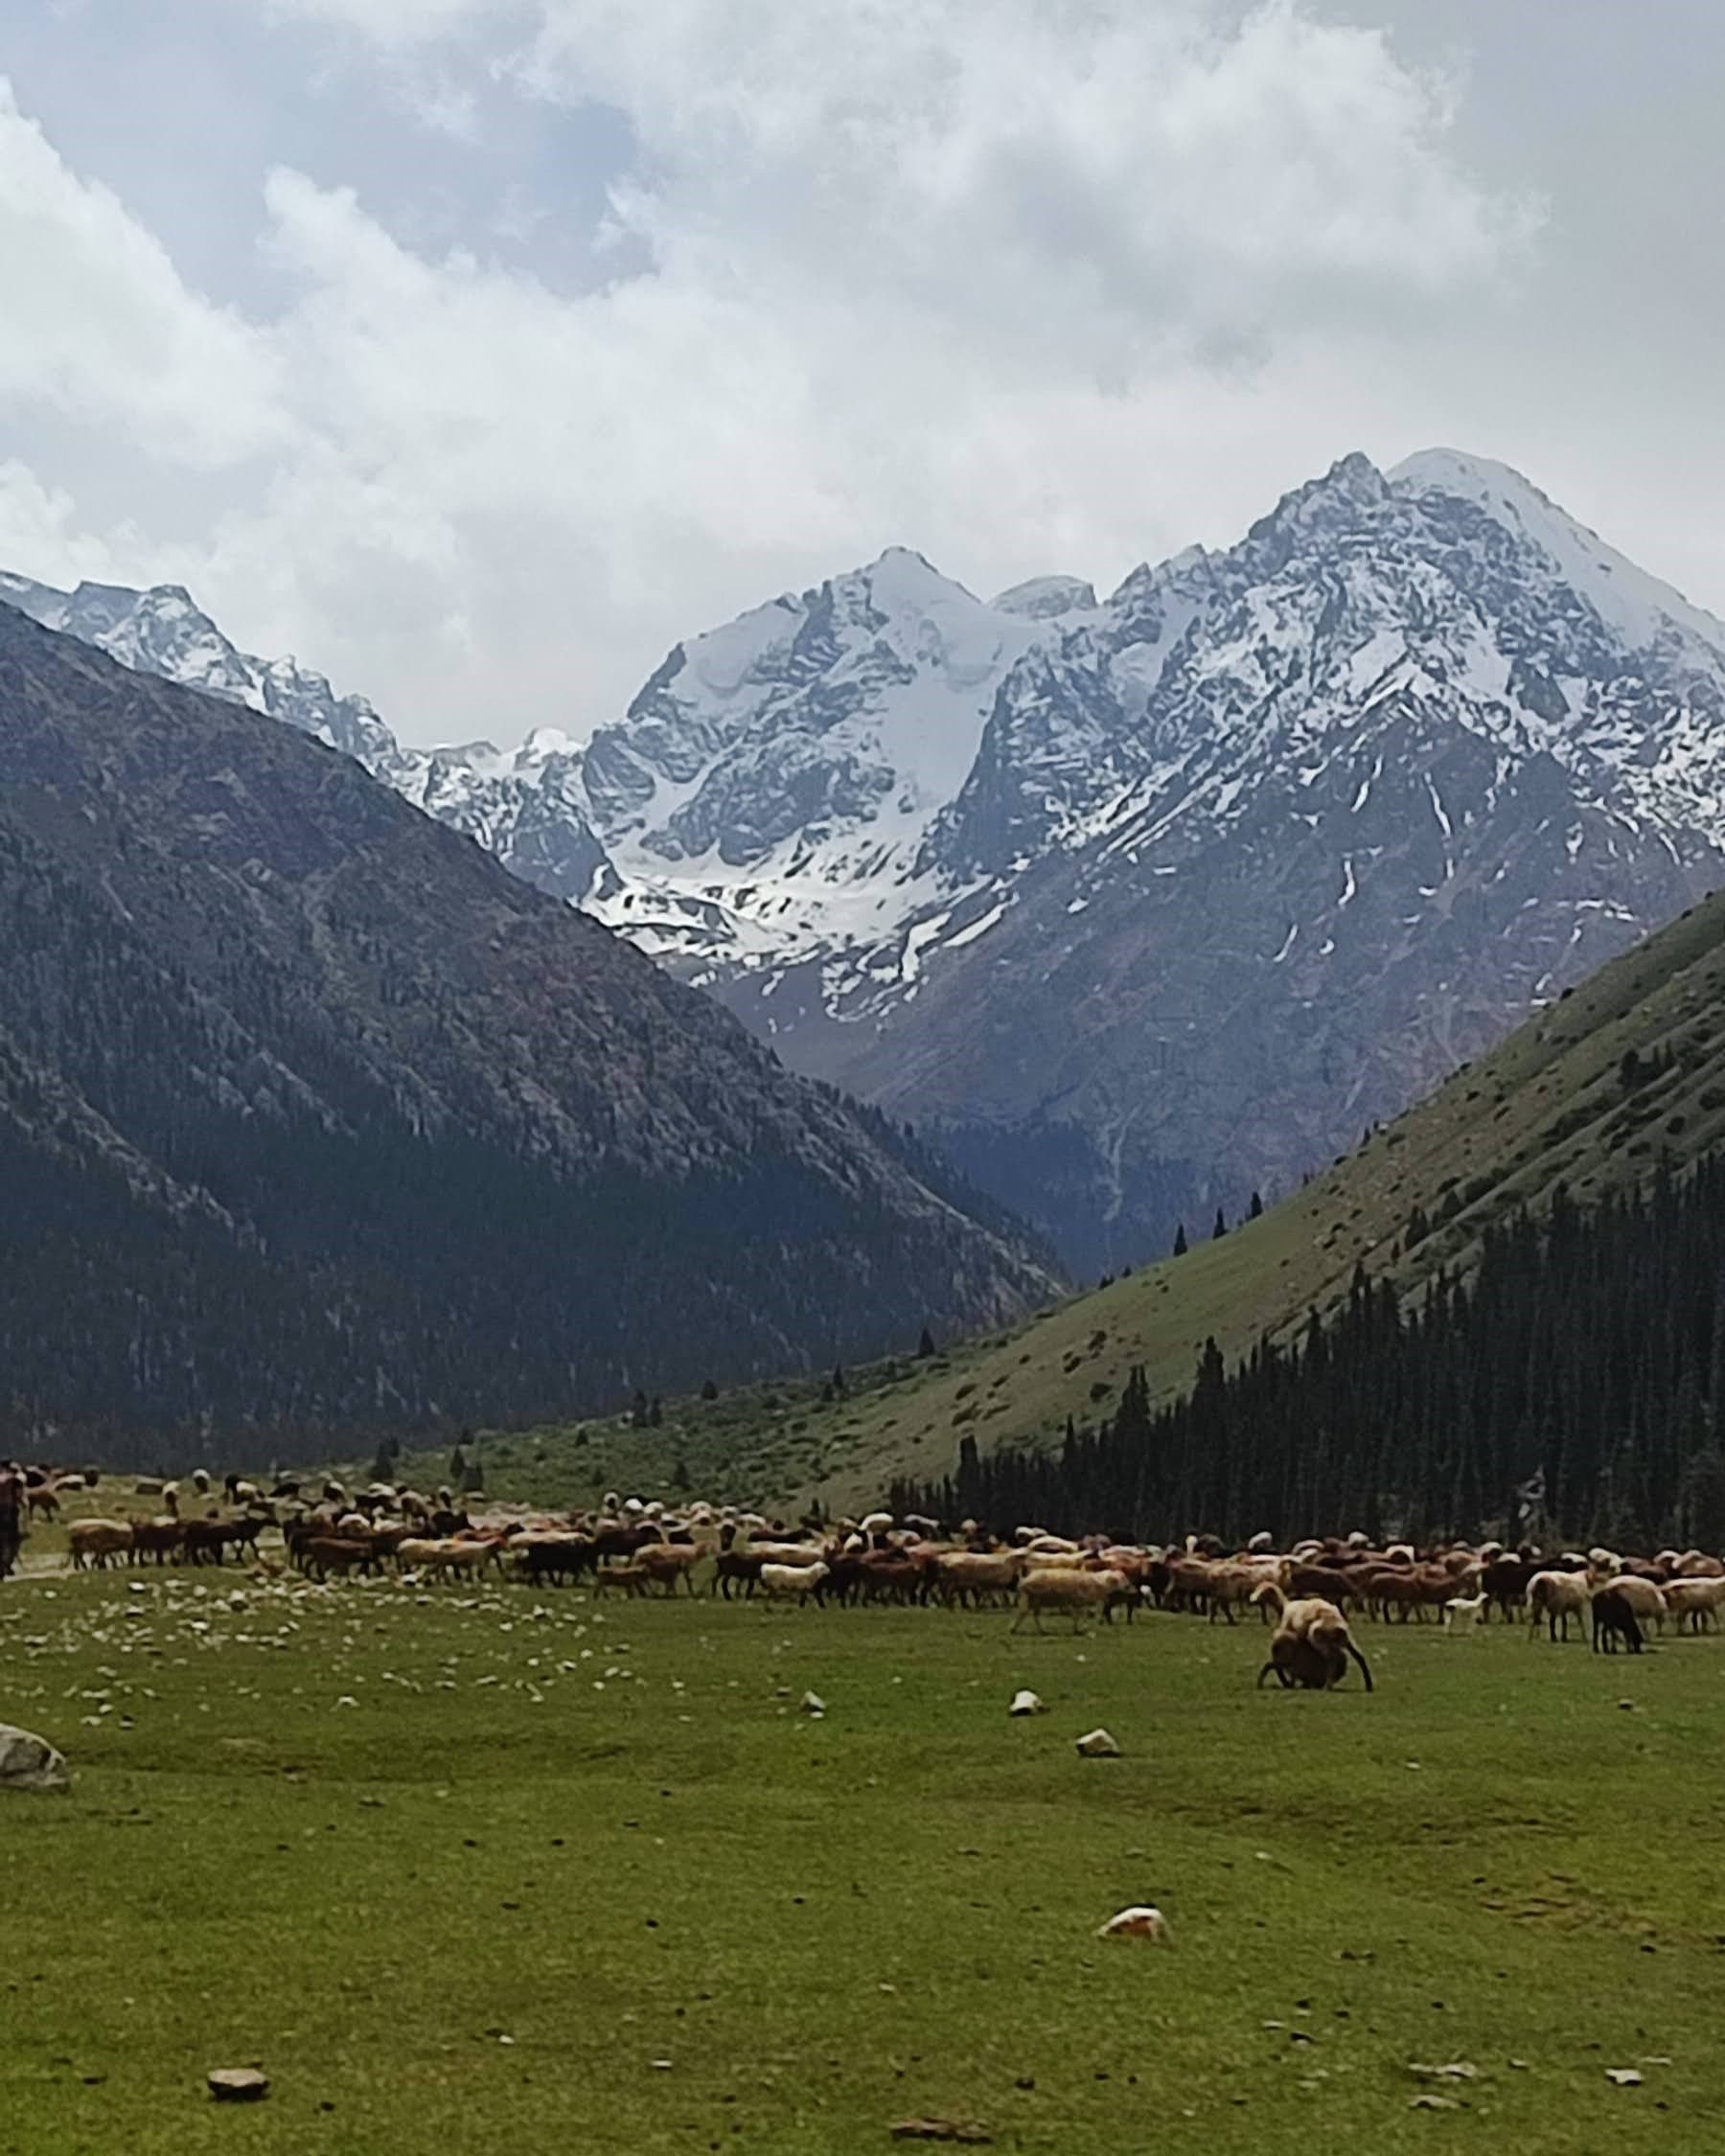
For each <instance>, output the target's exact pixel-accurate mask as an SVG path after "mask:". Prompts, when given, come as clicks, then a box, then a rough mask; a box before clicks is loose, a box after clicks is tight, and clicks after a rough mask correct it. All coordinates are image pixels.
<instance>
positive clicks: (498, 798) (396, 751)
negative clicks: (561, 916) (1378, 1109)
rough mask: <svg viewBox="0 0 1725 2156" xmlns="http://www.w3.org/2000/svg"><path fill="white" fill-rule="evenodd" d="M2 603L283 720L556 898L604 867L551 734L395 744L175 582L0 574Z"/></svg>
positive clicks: (370, 714)
mask: <svg viewBox="0 0 1725 2156" xmlns="http://www.w3.org/2000/svg"><path fill="white" fill-rule="evenodd" d="M0 601H6V602H8V603H10V604H11V605H12V606H14V607H16V608H19V609H21V611H23V612H24V613H27V614H30V615H32V616H33V617H34V619H35V620H36V621H38V622H40V623H41V624H42V625H43V627H44V628H47V629H54V630H60V631H64V632H65V633H66V634H67V635H69V636H76V637H78V638H79V639H80V641H81V642H82V643H86V644H94V645H95V646H96V647H97V649H98V650H99V651H104V652H106V653H107V654H108V655H109V657H111V658H116V659H118V660H119V661H120V663H121V665H122V666H129V667H135V668H136V669H137V670H138V671H139V672H140V673H144V674H156V675H160V676H161V677H162V678H163V679H164V680H169V681H177V682H179V683H180V684H181V685H182V686H184V687H186V688H192V689H205V690H208V691H209V692H210V693H211V694H212V695H215V696H220V697H226V698H229V699H230V700H233V701H235V702H238V703H244V704H248V705H250V707H251V708H252V709H253V710H254V711H263V712H267V713H268V714H269V716H270V717H271V718H273V719H281V720H285V721H286V722H287V723H288V725H290V726H296V727H297V728H298V729H299V731H300V732H301V733H304V734H311V736H312V737H313V738H314V739H315V740H317V741H321V742H326V743H327V744H328V745H330V746H331V747H332V748H338V749H340V750H341V752H342V754H343V755H345V756H352V757H354V758H355V759H356V760H357V762H359V763H361V764H363V765H364V766H365V768H366V769H367V770H368V771H370V772H371V774H372V775H373V777H374V778H380V779H381V780H382V781H383V782H384V784H385V785H387V786H392V787H394V788H395V790H396V791H397V792H398V793H403V794H405V795H406V797H407V799H408V800H410V801H412V802H413V803H414V804H415V806H416V807H419V808H423V809H425V810H426V811H427V813H428V814H432V815H434V816H436V817H437V818H438V820H439V821H440V822H442V823H447V824H449V825H451V826H453V828H454V829H455V830H457V831H463V832H466V833H467V835H468V837H471V838H476V839H477V840H478V841H479V843H480V844H481V845H482V846H485V847H487V848H488V849H489V850H490V851H491V852H492V853H495V854H496V855H497V856H498V858H499V859H500V860H503V861H505V862H506V863H507V864H508V865H509V866H510V867H512V868H515V869H516V870H517V873H518V874H520V875H522V876H524V877H526V878H527V880H528V882H529V883H538V884H540V886H541V887H542V888H543V889H545V890H549V891H552V892H554V893H555V894H556V895H557V896H558V897H559V898H567V899H575V900H579V899H582V898H585V897H586V893H587V892H588V890H589V889H590V888H591V886H592V883H593V880H594V878H595V876H596V875H597V874H598V872H599V870H600V868H601V867H602V865H603V864H604V860H605V849H604V847H603V846H602V845H601V844H600V842H599V840H598V838H597V837H595V836H594V833H593V829H592V825H591V823H590V822H589V820H588V815H587V810H586V799H585V795H584V792H583V790H582V787H581V781H580V761H579V758H572V756H571V754H570V745H569V744H568V743H567V742H565V741H564V740H563V737H562V736H561V735H557V734H537V735H533V736H530V737H529V739H528V740H527V741H526V742H524V743H523V744H522V745H521V746H520V748H518V749H517V750H516V751H515V752H514V753H513V754H511V755H507V756H505V755H503V754H501V753H499V751H498V750H496V749H495V748H494V747H493V746H492V745H491V744H490V743H489V742H475V743H472V744H470V745H467V746H465V747H460V748H442V749H419V748H409V747H404V746H403V744H402V743H400V742H399V741H397V739H396V737H395V735H394V734H393V733H392V732H391V731H390V729H389V727H388V726H387V725H385V723H384V722H383V721H382V720H381V719H380V717H379V716H378V714H377V712H376V711H375V710H374V709H373V707H372V706H371V704H369V703H368V702H367V701H366V700H365V699H364V698H363V697H356V696H337V695H336V694H335V692H334V689H332V688H331V686H330V684H329V682H328V681H327V680H326V679H325V678H324V677H323V676H322V675H321V674H315V673H312V672H311V670H310V669H309V668H306V667H303V666H301V665H300V664H299V663H298V661H297V660H295V659H291V658H281V659H261V658H254V657H252V656H250V655H249V654H246V653H244V652H242V651H240V650H238V649H237V647H236V646H234V645H233V644H231V643H230V642H229V641H228V639H227V638H226V637H225V636H224V635H223V634H222V633H221V631H220V630H219V629H218V628H217V626H216V624H215V623H214V622H213V621H212V620H211V619H210V617H209V616H208V615H207V614H205V613H202V612H200V611H199V609H198V608H197V607H196V606H195V605H194V603H193V601H192V599H191V596H190V595H189V594H188V593H187V592H186V591H184V590H183V589H182V588H181V587H180V586H179V585H156V586H155V587H154V588H153V589H151V590H149V591H131V590H127V589H126V588H124V587H122V586H118V585H95V584H81V585H79V586H78V588H77V590H76V591H70V592H67V591H56V590H54V589H52V588H51V587H50V586H48V585H39V584H33V583H32V582H31V581H30V580H29V579H28V578H26V577H19V576H10V575H5V574H0Z"/></svg>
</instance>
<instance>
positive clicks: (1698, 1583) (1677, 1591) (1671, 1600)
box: [1665, 1574, 1725, 1632]
mask: <svg viewBox="0 0 1725 2156" xmlns="http://www.w3.org/2000/svg"><path fill="white" fill-rule="evenodd" d="M1665 1598H1666V1602H1667V1604H1668V1607H1669V1609H1670V1612H1671V1615H1672V1616H1673V1617H1675V1618H1676V1619H1677V1622H1678V1624H1679V1625H1681V1624H1682V1622H1683V1620H1684V1618H1685V1617H1688V1619H1689V1622H1690V1630H1691V1632H1706V1631H1708V1630H1709V1629H1710V1628H1711V1627H1713V1626H1714V1625H1716V1624H1717V1623H1718V1621H1719V1612H1720V1610H1721V1609H1722V1608H1725V1579H1708V1578H1705V1577H1701V1576H1697V1575H1693V1574H1691V1575H1690V1576H1688V1577H1686V1578H1683V1579H1674V1580H1671V1581H1669V1582H1668V1584H1667V1587H1666V1590H1665Z"/></svg>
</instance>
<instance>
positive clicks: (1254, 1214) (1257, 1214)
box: [1246, 1190, 1264, 1220]
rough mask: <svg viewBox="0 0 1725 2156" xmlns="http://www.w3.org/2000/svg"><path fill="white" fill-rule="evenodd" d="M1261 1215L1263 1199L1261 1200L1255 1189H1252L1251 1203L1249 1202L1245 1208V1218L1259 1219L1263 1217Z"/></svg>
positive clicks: (1262, 1213)
mask: <svg viewBox="0 0 1725 2156" xmlns="http://www.w3.org/2000/svg"><path fill="white" fill-rule="evenodd" d="M1263 1215H1264V1201H1263V1200H1262V1199H1261V1198H1260V1197H1259V1196H1258V1194H1257V1192H1256V1191H1255V1190H1254V1191H1253V1194H1252V1203H1251V1204H1250V1205H1248V1206H1247V1208H1246V1218H1247V1219H1248V1220H1261V1219H1262V1218H1263Z"/></svg>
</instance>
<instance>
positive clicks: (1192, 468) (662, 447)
mask: <svg viewBox="0 0 1725 2156" xmlns="http://www.w3.org/2000/svg"><path fill="white" fill-rule="evenodd" d="M7 14H8V20H7V24H6V27H5V32H4V35H3V36H0V290H4V292H5V294H6V314H5V323H4V329H3V330H0V566H8V567H12V568H15V569H18V570H22V571H24V572H26V573H28V574H31V575H34V576H37V577H41V578H43V579H45V580H47V581H51V582H66V581H71V580H74V579H76V578H77V577H79V576H81V575H82V576H95V577H104V576H105V577H111V578H115V579H118V580H125V581H127V582H159V581H177V582H181V583H184V584H186V585H189V586H190V587H191V588H192V589H193V591H194V592H195V594H196V596H197V597H198V598H199V599H200V601H201V602H202V603H203V604H204V605H205V606H206V607H207V608H209V609H210V610H211V611H212V612H213V613H214V614H215V615H216V616H217V618H218V619H219V621H220V622H221V623H222V625H223V626H224V627H225V628H226V629H227V630H228V631H229V633H230V634H231V635H233V636H234V637H235V638H236V639H237V640H238V641H240V642H242V644H244V645H246V646H248V647H249V648H251V649H254V650H260V651H263V652H265V653H268V654H274V653H277V652H282V651H289V650H291V651H294V652H296V653H297V654H299V655H300V656H301V657H302V658H304V659H305V660H307V661H309V662H310V663H312V664H314V665H318V666H321V667H322V668H323V669H324V670H325V671H327V672H329V673H330V674H331V675H332V676H334V678H335V679H336V681H337V683H338V685H340V686H342V687H346V688H357V689H361V690H364V691H365V692H366V693H368V694H370V695H371V696H372V697H373V699H374V700H376V701H377V702H378V703H379V705H380V708H381V709H382V710H383V711H384V713H385V715H386V716H387V717H388V718H389V719H390V720H391V721H392V722H393V723H394V724H395V725H396V727H397V729H398V731H400V732H401V733H402V734H403V735H404V736H405V737H407V738H410V739H414V740H419V741H432V740H437V739H449V738H467V737H471V736H473V735H476V734H481V733H485V734H490V735H491V736H492V737H493V738H495V739H497V740H502V741H508V740H513V739H514V738H516V737H517V735H518V734H520V733H521V732H523V731H524V730H526V728H527V727H529V726H531V725H536V724H546V723H550V724H560V725H565V726H569V727H571V728H572V729H575V730H582V729H585V728H586V726H588V725H590V724H592V723H593V722H596V721H597V720H599V719H600V718H603V717H606V716H609V715H610V714H611V713H613V712H614V711H615V710H616V709H617V708H618V707H619V706H620V705H621V704H622V703H623V702H624V701H626V700H627V699H628V697H629V696H630V695H631V694H632V691H633V690H634V689H635V688H636V687H637V686H638V685H639V683H640V681H641V680H642V679H643V677H645V676H646V675H647V674H648V673H649V672H650V671H651V669H652V668H653V666H654V665H655V663H656V662H657V660H658V658H659V657H660V656H661V655H662V654H663V652H664V650H665V649H666V648H667V647H668V646H669V645H670V644H671V643H672V642H674V641H675V640H676V639H677V638H678V636H680V635H683V634H686V633H692V632H694V631H698V630H700V629H701V628H703V627H707V626H709V625H711V624H712V623H714V622H716V621H719V620H723V619H724V618H726V617H727V616H728V615H730V614H731V613H733V612H735V611H737V610H739V609H740V608H743V607H745V606H748V605H751V604H754V603H755V602H757V601H759V600H761V599H763V598H766V597H768V596H770V595H771V594H772V593H774V592H777V591H779V590H782V589H786V588H788V587H801V586H804V585H808V584H810V583H813V582H815V581H817V580H818V579H819V578H820V577H821V576H823V575H825V574H828V573H831V572H832V571H835V570H837V569H840V568H844V567H848V566H850V565H853V564H854V563H856V562H861V561H863V560H866V559H867V558H869V557H870V556H872V555H873V554H875V553H877V552H878V551H879V550H880V549H881V548H882V547H883V546H885V545H888V544H891V543H894V542H902V543H905V544H909V545H914V546H917V547H919V548H920V549H921V550H922V551H923V552H924V553H925V554H927V555H928V556H929V557H930V559H931V560H932V561H933V562H935V563H936V564H937V565H938V566H940V567H941V568H943V569H945V570H946V571H947V572H948V573H949V574H951V575H954V576H955V577H958V578H959V579H961V580H962V581H963V582H964V583H966V584H968V585H970V586H971V587H972V588H973V589H976V590H979V591H983V592H987V591H990V590H992V589H994V588H997V587H999V586H1000V585H1005V584H1008V583H1010V582H1013V581H1016V580H1017V579H1019V578H1021V577H1023V576H1029V575H1034V574H1038V573H1041V572H1044V571H1047V570H1055V569H1058V570H1066V571H1069V572H1073V573H1076V574H1080V575H1084V576H1088V577H1091V578H1092V579H1093V580H1094V581H1095V582H1097V583H1098V584H1099V585H1112V584H1113V583H1114V582H1115V581H1116V580H1117V579H1118V578H1119V577H1120V576H1121V575H1122V574H1124V572H1125V571H1126V570H1127V569H1129V568H1130V567H1131V566H1132V565H1133V564H1134V563H1135V562H1138V561H1139V560H1141V559H1144V558H1145V557H1155V556H1158V555H1161V554H1165V553H1169V552H1172V551H1174V550H1175V549H1176V548H1178V547H1180V546H1183V545H1184V544H1186V543H1188V542H1189V541H1191V540H1193V539H1201V540H1204V541H1206V542H1211V543H1227V542H1228V541H1230V539H1234V538H1236V537H1237V536H1238V535H1239V533H1240V532H1241V530H1243V528H1244V527H1245V525H1246V524H1247V523H1249V522H1250V521H1251V520H1252V519H1253V517H1254V516H1258V515H1260V514H1261V513H1262V512H1263V511H1264V510H1265V509H1266V508H1268V507H1269V506H1270V504H1271V502H1272V501H1273V500H1274V498H1275V497H1276V494H1277V493H1279V492H1280V491H1282V490H1283V489H1285V488H1286V487H1288V486H1291V485H1294V484H1296V483H1298V482H1299V480H1300V479H1302V478H1305V477H1307V476H1309V475H1310V474H1311V473H1313V472H1314V471H1317V470H1322V469H1323V468H1324V467H1325V466H1326V465H1328V464H1329V463H1331V462H1332V461H1333V460H1334V459H1335V458H1336V457H1337V456H1339V455H1341V454H1343V453H1344V452H1345V451H1346V450H1347V449H1350V448H1354V447H1364V448H1365V449H1366V450H1367V451H1368V453H1369V454H1370V455H1372V456H1373V457H1374V458H1376V459H1377V460H1379V461H1380V462H1383V463H1389V462H1392V461H1393V460H1394V459H1396V458H1398V457H1400V456H1402V455H1405V454H1407V453H1408V452H1409V451H1411V450H1413V449H1415V448H1418V447H1426V446H1428V445H1431V444H1434V443H1440V442H1441V443H1449V444H1452V445H1454V446H1457V447H1466V448H1471V449H1474V450H1477V451H1480V452H1482V453H1484V454H1487V455H1492V456H1498V457H1502V458H1504V459H1506V460H1507V461H1508V462H1510V463H1512V464H1514V465H1516V466H1518V467H1519V468H1520V469H1521V470H1524V471H1526V472H1527V473H1528V474H1529V476H1530V477H1531V478H1533V479H1534V480H1535V481H1536V482H1537V483H1538V484H1540V485H1541V486H1543V487H1544V488H1545V489H1546V491H1547V492H1548V493H1551V494H1553V496H1555V497H1556V498H1557V499H1558V500H1560V501H1562V502H1563V503H1564V504H1565V505H1566V506H1567V507H1569V508H1570V509H1572V510H1573V511H1574V512H1575V513H1576V515H1578V516H1581V517H1582V518H1583V519H1584V520H1585V521H1586V522H1588V523H1591V524H1592V525H1594V526H1595V527H1596V528H1597V529H1598V530H1599V531H1600V532H1601V533H1602V534H1603V535H1604V536H1605V537H1606V538H1608V539H1611V540H1612V541H1613V542H1614V543H1615V544H1617V545H1619V546H1621V547H1622V548H1623V549H1624V550H1625V551H1626V552H1628V553H1629V554H1631V555H1633V556H1634V557H1636V558H1637V559H1638V560H1640V561H1641V562H1643V563H1644V564H1645V566H1646V567H1648V568H1650V569H1652V570H1654V571H1656V572H1657V573H1659V574H1661V575H1664V576H1666V577H1668V578H1670V579H1671V580H1672V581H1673V582H1674V583H1676V584H1677V585H1680V586H1681V587H1682V588H1683V589H1685V590H1686V591H1687V592H1688V594H1689V595H1690V596H1691V598H1693V599H1694V600H1696V601H1697V602H1699V603H1700V604H1702V605H1704V606H1710V607H1712V608H1714V610H1716V611H1721V612H1725V516H1720V515H1719V514H1718V510H1717V504H1718V502H1719V500H1720V498H1721V496H1722V495H1725V418H1722V416H1721V401H1720V400H1719V398H1718V395H1717V390H1716V382H1717V377H1718V359H1717V356H1716V355H1717V350H1718V347H1719V343H1720V340H1721V338H1722V337H1725V264H1722V261H1721V247H1720V234H1719V210H1718V205H1719V204H1720V203H1721V202H1725V130H1721V129H1720V128H1719V126H1717V112H1718V109H1719V104H1720V97H1721V91H1722V90H1725V11H1721V10H1720V9H1719V8H1718V7H1717V5H1716V0H1642V4H1641V5H1640V6H1638V7H1637V8H1634V9H1629V8H1626V7H1624V6H1623V5H1622V0H1563V4H1562V5H1556V4H1553V0H1351V4H1343V0H1271V4H1270V5H1264V6H1256V7H1245V6H1242V5H1239V4H1237V0H1233V4H1230V0H148V4H146V0H31V4H30V5H29V6H27V7H23V8H17V9H12V10H8V11H7Z"/></svg>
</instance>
